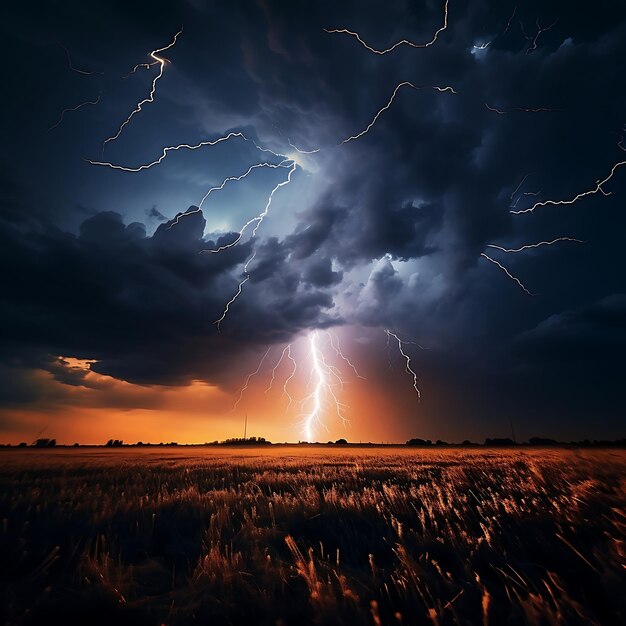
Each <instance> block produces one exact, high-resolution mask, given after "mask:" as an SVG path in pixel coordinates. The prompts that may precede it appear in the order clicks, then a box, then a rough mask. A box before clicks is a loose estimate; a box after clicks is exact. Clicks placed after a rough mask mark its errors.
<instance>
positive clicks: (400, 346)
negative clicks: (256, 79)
mask: <svg viewBox="0 0 626 626" xmlns="http://www.w3.org/2000/svg"><path fill="white" fill-rule="evenodd" d="M385 334H386V335H387V342H389V338H390V337H393V338H394V339H395V340H396V341H397V343H398V350H399V351H400V354H401V355H402V356H403V357H404V360H405V361H406V367H405V369H406V373H407V374H410V375H411V376H412V377H413V389H415V393H416V394H417V399H418V401H419V400H421V398H422V394H421V392H420V389H419V386H418V384H417V374H416V373H415V371H414V370H413V369H412V368H411V357H410V356H409V355H408V354H407V353H406V352H405V351H404V343H406V342H404V341H402V340H401V339H400V337H398V335H396V334H395V333H392V332H391V331H390V330H389V329H385ZM387 345H389V343H387Z"/></svg>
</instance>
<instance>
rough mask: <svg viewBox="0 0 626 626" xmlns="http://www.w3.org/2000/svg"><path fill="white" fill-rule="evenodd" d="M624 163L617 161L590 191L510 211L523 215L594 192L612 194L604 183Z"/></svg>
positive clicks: (571, 201) (575, 200)
mask: <svg viewBox="0 0 626 626" xmlns="http://www.w3.org/2000/svg"><path fill="white" fill-rule="evenodd" d="M622 165H626V161H620V162H619V163H616V164H615V165H614V166H613V167H612V168H611V172H610V173H609V175H608V176H607V177H606V178H604V179H602V180H599V181H597V182H596V186H595V188H594V189H590V190H589V191H583V192H582V193H579V194H578V195H576V196H575V197H574V198H572V199H571V200H543V201H541V202H536V203H535V204H533V206H531V207H529V208H527V209H520V210H519V211H510V213H513V214H515V215H521V214H522V213H532V212H533V211H534V210H535V209H538V208H539V207H542V206H548V205H560V204H574V203H575V202H577V201H578V200H580V199H581V198H585V197H586V196H593V195H594V194H596V193H598V192H600V193H602V195H604V196H610V195H611V192H610V191H604V189H602V185H604V184H606V183H607V182H608V181H609V180H611V178H613V174H615V171H616V170H617V169H618V168H620V167H622Z"/></svg>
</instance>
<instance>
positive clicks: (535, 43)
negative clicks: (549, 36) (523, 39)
mask: <svg viewBox="0 0 626 626" xmlns="http://www.w3.org/2000/svg"><path fill="white" fill-rule="evenodd" d="M558 21H559V20H558V18H557V19H556V20H554V22H552V24H550V26H548V27H546V28H541V26H540V25H539V18H537V21H536V24H537V34H536V35H535V38H534V39H533V40H532V43H531V45H530V47H529V48H528V50H526V54H530V53H531V52H532V51H533V50H536V49H537V40H538V39H539V35H541V33H545V32H546V31H548V30H550V29H551V28H552V27H553V26H555V25H556V23H557V22H558Z"/></svg>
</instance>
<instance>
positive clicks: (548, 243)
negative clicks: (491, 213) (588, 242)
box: [487, 237, 585, 254]
mask: <svg viewBox="0 0 626 626" xmlns="http://www.w3.org/2000/svg"><path fill="white" fill-rule="evenodd" d="M559 241H574V242H576V243H585V242H584V241H583V240H582V239H574V238H573V237H557V238H556V239H552V240H551V241H539V242H538V243H530V244H527V245H525V246H521V247H519V248H503V247H502V246H497V245H495V244H493V243H490V244H488V245H487V247H488V248H495V249H496V250H501V251H502V252H507V253H509V254H515V253H517V252H523V251H524V250H531V249H532V248H539V247H541V246H552V245H554V244H555V243H558V242H559Z"/></svg>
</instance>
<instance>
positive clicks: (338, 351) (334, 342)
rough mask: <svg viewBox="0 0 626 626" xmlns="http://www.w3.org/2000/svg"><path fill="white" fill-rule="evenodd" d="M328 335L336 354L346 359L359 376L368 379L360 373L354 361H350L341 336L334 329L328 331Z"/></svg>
mask: <svg viewBox="0 0 626 626" xmlns="http://www.w3.org/2000/svg"><path fill="white" fill-rule="evenodd" d="M328 336H329V337H330V345H331V347H332V349H333V350H334V351H335V354H336V355H337V356H338V357H339V358H340V359H341V360H343V361H345V362H346V363H347V364H348V367H350V368H351V369H352V371H353V372H354V373H355V374H356V377H357V378H362V379H363V380H367V379H366V378H365V376H361V374H359V372H358V370H357V368H356V366H355V365H354V363H352V361H350V359H349V358H348V357H347V356H345V355H344V353H343V352H342V350H341V345H340V344H339V337H337V335H336V334H335V333H334V332H333V331H332V330H329V331H328Z"/></svg>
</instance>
